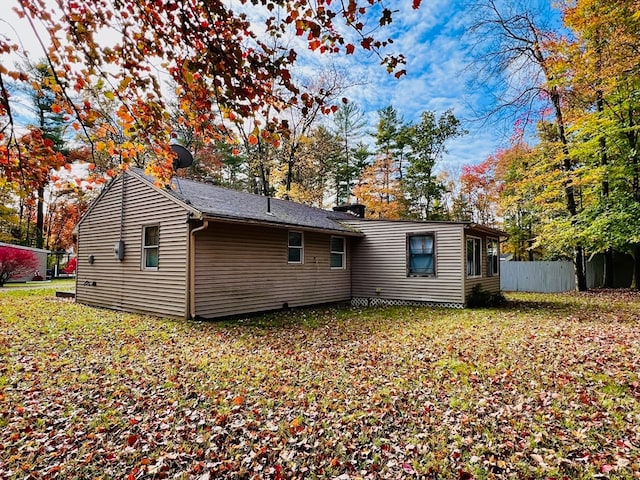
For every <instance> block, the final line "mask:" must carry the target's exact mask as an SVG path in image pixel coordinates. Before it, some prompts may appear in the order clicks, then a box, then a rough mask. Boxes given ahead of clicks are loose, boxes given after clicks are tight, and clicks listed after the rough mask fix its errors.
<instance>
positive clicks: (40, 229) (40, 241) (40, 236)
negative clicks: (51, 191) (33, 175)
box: [36, 186, 44, 248]
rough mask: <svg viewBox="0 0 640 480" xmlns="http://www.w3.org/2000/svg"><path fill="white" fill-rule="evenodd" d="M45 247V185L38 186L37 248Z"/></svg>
mask: <svg viewBox="0 0 640 480" xmlns="http://www.w3.org/2000/svg"><path fill="white" fill-rule="evenodd" d="M43 247H44V187H42V186H41V187H38V210H37V212H36V248H43Z"/></svg>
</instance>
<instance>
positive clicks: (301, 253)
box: [287, 230, 304, 265]
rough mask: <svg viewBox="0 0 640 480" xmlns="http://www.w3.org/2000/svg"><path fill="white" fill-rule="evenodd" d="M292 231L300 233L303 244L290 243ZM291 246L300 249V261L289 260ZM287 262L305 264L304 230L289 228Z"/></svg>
mask: <svg viewBox="0 0 640 480" xmlns="http://www.w3.org/2000/svg"><path fill="white" fill-rule="evenodd" d="M290 233H299V234H300V243H301V244H302V245H300V246H297V245H290V244H289V234H290ZM291 248H297V249H299V250H300V261H299V262H292V261H290V260H289V250H290V249H291ZM287 263H289V264H290V265H303V264H304V232H301V231H299V230H287Z"/></svg>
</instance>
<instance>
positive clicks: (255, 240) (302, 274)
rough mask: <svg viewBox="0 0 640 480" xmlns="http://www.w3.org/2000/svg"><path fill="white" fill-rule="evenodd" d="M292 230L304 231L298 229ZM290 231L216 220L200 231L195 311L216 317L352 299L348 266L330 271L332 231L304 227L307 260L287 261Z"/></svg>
mask: <svg viewBox="0 0 640 480" xmlns="http://www.w3.org/2000/svg"><path fill="white" fill-rule="evenodd" d="M292 230H295V231H301V229H299V228H293V229H292ZM287 232H288V230H287V229H285V228H274V227H267V226H260V225H239V224H233V223H216V222H211V223H210V224H209V227H208V228H207V229H206V230H203V231H202V232H198V233H196V242H195V254H196V267H195V275H196V282H195V283H196V292H195V293H196V295H195V296H196V315H197V316H199V317H202V318H215V317H221V316H229V315H239V314H245V313H251V312H261V311H268V310H274V309H279V308H283V306H284V305H285V304H286V305H287V306H289V307H299V306H304V305H314V304H320V303H329V302H341V301H348V300H349V299H350V298H351V289H350V269H349V263H350V250H351V249H350V248H349V239H348V238H345V245H346V249H347V268H346V269H331V267H330V264H329V260H330V246H331V244H330V238H331V235H329V234H324V233H317V232H309V231H304V240H303V244H304V253H303V255H304V263H303V264H295V263H288V261H287V260H288V233H287Z"/></svg>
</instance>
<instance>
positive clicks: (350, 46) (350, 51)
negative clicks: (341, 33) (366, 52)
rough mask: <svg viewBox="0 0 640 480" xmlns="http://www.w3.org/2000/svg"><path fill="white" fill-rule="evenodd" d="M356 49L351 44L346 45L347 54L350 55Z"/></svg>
mask: <svg viewBox="0 0 640 480" xmlns="http://www.w3.org/2000/svg"><path fill="white" fill-rule="evenodd" d="M355 49H356V47H354V46H353V45H352V44H348V45H347V55H351V54H352V53H353V52H354V50H355Z"/></svg>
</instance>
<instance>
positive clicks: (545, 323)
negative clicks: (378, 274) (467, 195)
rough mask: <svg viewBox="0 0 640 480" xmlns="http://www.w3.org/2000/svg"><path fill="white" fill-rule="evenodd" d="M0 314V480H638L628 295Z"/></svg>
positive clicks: (639, 332) (25, 308)
mask: <svg viewBox="0 0 640 480" xmlns="http://www.w3.org/2000/svg"><path fill="white" fill-rule="evenodd" d="M56 289H59V287H57V288H56V287H54V288H52V289H48V288H43V289H37V290H20V289H11V290H9V291H7V292H5V294H4V295H2V296H0V478H5V477H6V478H12V479H13V478H15V479H17V478H54V477H60V478H83V479H84V478H105V479H107V478H131V479H140V478H184V479H191V478H193V479H206V478H270V479H284V478H340V479H347V478H349V479H357V478H372V479H373V478H394V479H395V478H453V479H457V478H478V479H485V478H487V479H488V478H531V479H534V478H540V479H542V478H545V479H546V478H558V479H560V478H572V479H573V478H577V479H581V478H583V479H586V478H597V477H606V478H620V479H632V478H640V461H639V460H638V459H639V458H640V427H639V425H640V377H639V376H640V328H639V327H640V296H639V295H637V294H634V293H631V292H599V293H589V294H562V295H533V294H518V295H509V296H508V303H507V305H506V306H504V307H501V308H499V309H477V310H450V309H433V308H415V307H402V308H400V307H394V308H372V309H361V308H346V307H343V308H321V309H308V310H298V311H293V312H287V313H278V314H269V315H264V316H260V317H253V318H251V319H246V320H237V321H232V322H191V321H176V320H167V319H160V318H155V317H146V316H141V315H131V314H125V313H119V312H111V311H106V310H97V309H93V308H89V307H85V306H82V305H78V304H75V303H73V302H69V301H67V300H60V299H56V298H55V297H54V292H55V290H56Z"/></svg>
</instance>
